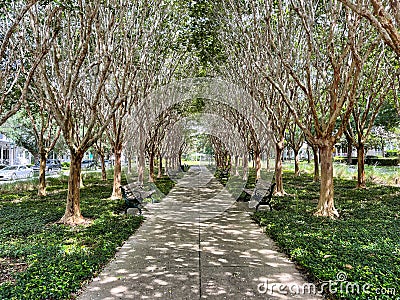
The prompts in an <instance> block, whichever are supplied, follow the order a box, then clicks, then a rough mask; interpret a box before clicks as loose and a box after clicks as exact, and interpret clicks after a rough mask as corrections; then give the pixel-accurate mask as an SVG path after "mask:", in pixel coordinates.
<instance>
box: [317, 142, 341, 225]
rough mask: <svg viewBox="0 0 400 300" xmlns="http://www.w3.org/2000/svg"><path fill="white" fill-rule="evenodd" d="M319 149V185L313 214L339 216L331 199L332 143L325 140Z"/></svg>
mask: <svg viewBox="0 0 400 300" xmlns="http://www.w3.org/2000/svg"><path fill="white" fill-rule="evenodd" d="M319 149H320V155H321V157H320V159H321V186H320V196H319V201H318V206H317V211H316V212H315V215H316V216H323V217H330V218H335V217H339V213H338V211H337V210H336V208H335V206H334V201H333V161H332V150H333V144H332V143H329V142H325V143H324V144H323V146H320V148H319Z"/></svg>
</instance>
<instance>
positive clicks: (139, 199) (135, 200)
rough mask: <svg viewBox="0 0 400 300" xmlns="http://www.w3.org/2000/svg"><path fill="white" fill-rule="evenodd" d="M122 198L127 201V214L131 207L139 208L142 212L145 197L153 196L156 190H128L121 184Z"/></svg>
mask: <svg viewBox="0 0 400 300" xmlns="http://www.w3.org/2000/svg"><path fill="white" fill-rule="evenodd" d="M119 188H120V189H121V194H122V198H123V199H124V201H125V214H126V213H127V212H128V209H129V208H137V209H138V210H139V213H140V214H142V208H143V204H142V203H143V199H146V198H149V197H151V195H152V194H153V193H154V192H155V191H154V190H152V191H145V190H141V189H135V190H133V191H127V190H126V189H125V188H124V187H122V186H120V187H119Z"/></svg>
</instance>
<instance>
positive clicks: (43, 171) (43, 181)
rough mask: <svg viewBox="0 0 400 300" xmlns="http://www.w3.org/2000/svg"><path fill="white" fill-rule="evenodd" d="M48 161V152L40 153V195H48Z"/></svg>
mask: <svg viewBox="0 0 400 300" xmlns="http://www.w3.org/2000/svg"><path fill="white" fill-rule="evenodd" d="M46 162H47V152H46V151H44V152H41V153H40V165H39V187H38V196H39V197H44V196H46Z"/></svg>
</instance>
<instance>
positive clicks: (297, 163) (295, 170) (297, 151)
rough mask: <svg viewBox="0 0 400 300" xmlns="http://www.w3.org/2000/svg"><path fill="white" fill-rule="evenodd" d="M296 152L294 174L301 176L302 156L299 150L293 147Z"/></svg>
mask: <svg viewBox="0 0 400 300" xmlns="http://www.w3.org/2000/svg"><path fill="white" fill-rule="evenodd" d="M293 153H294V175H295V176H300V157H299V150H296V149H293Z"/></svg>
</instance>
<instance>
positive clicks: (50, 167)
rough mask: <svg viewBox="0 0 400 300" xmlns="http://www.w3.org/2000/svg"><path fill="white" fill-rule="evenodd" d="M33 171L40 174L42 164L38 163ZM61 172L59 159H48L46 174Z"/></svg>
mask: <svg viewBox="0 0 400 300" xmlns="http://www.w3.org/2000/svg"><path fill="white" fill-rule="evenodd" d="M32 169H33V170H34V171H35V172H39V169H40V162H37V163H36V164H35V165H34V166H33V167H32ZM60 170H61V162H60V161H59V160H58V159H48V160H47V161H46V172H53V171H57V172H58V171H60Z"/></svg>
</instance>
